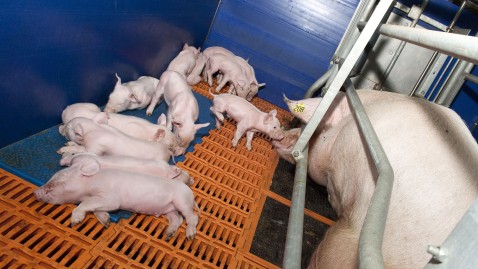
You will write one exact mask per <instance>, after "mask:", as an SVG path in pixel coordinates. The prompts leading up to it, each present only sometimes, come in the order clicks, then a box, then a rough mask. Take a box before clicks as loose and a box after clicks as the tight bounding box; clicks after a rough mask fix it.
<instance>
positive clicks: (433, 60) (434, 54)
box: [410, 1, 466, 96]
mask: <svg viewBox="0 0 478 269" xmlns="http://www.w3.org/2000/svg"><path fill="white" fill-rule="evenodd" d="M465 6H466V1H463V3H461V6H460V9H459V10H458V11H457V12H456V14H455V17H454V18H453V20H452V21H451V23H450V26H449V27H448V28H447V29H446V32H445V33H449V32H450V31H452V30H453V28H454V27H455V23H456V21H457V20H458V18H459V17H460V15H461V12H462V11H463V9H464V8H465ZM414 44H415V43H414ZM437 56H438V51H435V52H434V53H433V55H432V57H431V58H430V60H429V61H428V63H427V65H426V66H425V70H423V72H422V74H421V75H420V77H419V78H418V81H417V83H416V84H415V86H414V87H413V89H412V91H411V92H410V96H413V95H415V93H416V92H417V90H418V87H420V85H421V84H422V81H423V79H424V78H425V75H426V74H427V73H428V71H429V70H430V68H431V67H432V64H433V63H434V62H435V59H436V57H437Z"/></svg>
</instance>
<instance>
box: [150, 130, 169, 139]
mask: <svg viewBox="0 0 478 269" xmlns="http://www.w3.org/2000/svg"><path fill="white" fill-rule="evenodd" d="M165 136H166V130H164V129H162V128H159V129H158V130H157V131H156V133H155V134H154V137H153V141H160V140H162V139H163V138H164V137H165Z"/></svg>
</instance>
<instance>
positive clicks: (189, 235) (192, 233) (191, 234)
mask: <svg viewBox="0 0 478 269" xmlns="http://www.w3.org/2000/svg"><path fill="white" fill-rule="evenodd" d="M195 235H196V227H187V228H186V238H187V239H188V240H193V239H194V236H195Z"/></svg>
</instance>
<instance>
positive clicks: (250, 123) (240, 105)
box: [209, 90, 284, 150]
mask: <svg viewBox="0 0 478 269" xmlns="http://www.w3.org/2000/svg"><path fill="white" fill-rule="evenodd" d="M209 93H210V94H211V95H213V96H214V99H213V106H212V107H211V108H210V110H211V112H212V113H213V114H214V115H215V117H216V127H217V128H218V129H220V128H221V125H222V122H223V121H224V115H223V113H227V115H228V116H229V117H231V118H232V119H234V120H235V121H236V122H237V126H236V132H235V133H234V138H233V139H232V146H233V147H236V146H237V143H238V142H239V139H240V138H241V137H242V136H243V135H244V133H246V148H247V149H248V150H252V138H253V136H254V133H255V132H262V133H265V134H267V135H268V136H269V137H271V138H272V139H276V140H281V139H283V138H284V133H283V131H282V129H281V126H280V122H279V120H278V119H277V117H276V115H277V111H276V110H275V109H274V110H271V111H269V113H265V112H262V111H260V110H259V109H258V108H257V107H255V106H254V105H253V104H251V103H249V102H248V101H246V100H245V99H243V98H241V97H239V96H236V95H232V94H229V93H223V94H218V95H216V94H213V93H211V91H210V90H209Z"/></svg>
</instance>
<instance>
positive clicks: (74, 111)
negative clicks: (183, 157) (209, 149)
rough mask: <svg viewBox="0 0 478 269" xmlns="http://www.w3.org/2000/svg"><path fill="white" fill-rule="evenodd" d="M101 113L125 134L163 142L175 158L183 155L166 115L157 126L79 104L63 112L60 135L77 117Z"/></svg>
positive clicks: (143, 120)
mask: <svg viewBox="0 0 478 269" xmlns="http://www.w3.org/2000/svg"><path fill="white" fill-rule="evenodd" d="M100 113H106V119H107V121H106V123H107V124H108V125H110V126H113V127H115V128H116V129H118V130H120V131H122V132H123V133H125V134H127V135H130V136H133V137H136V138H139V139H143V140H148V141H155V142H161V143H163V144H165V145H166V146H167V147H168V149H169V150H171V152H172V153H173V155H174V156H178V155H179V154H181V150H180V148H179V142H178V139H177V137H176V136H175V135H174V134H173V133H172V132H171V130H169V129H167V128H166V115H164V114H161V116H159V118H158V121H157V124H154V123H151V122H150V121H148V120H146V119H143V118H140V117H135V116H128V115H123V114H117V113H107V112H101V111H100V108H99V107H98V106H96V105H95V104H90V103H77V104H73V105H69V106H67V107H66V108H65V109H64V110H63V113H62V120H63V124H62V125H60V127H59V131H60V134H62V135H63V136H65V131H64V128H65V127H64V124H66V123H68V122H69V121H70V120H71V119H73V118H75V117H84V118H88V119H92V118H93V117H95V116H97V115H98V114H100ZM103 117H105V116H103Z"/></svg>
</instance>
